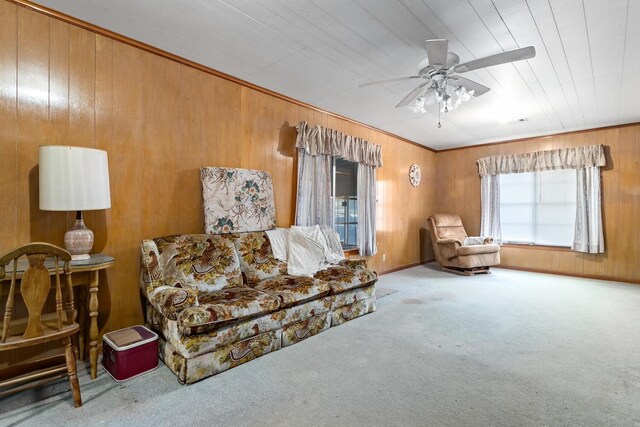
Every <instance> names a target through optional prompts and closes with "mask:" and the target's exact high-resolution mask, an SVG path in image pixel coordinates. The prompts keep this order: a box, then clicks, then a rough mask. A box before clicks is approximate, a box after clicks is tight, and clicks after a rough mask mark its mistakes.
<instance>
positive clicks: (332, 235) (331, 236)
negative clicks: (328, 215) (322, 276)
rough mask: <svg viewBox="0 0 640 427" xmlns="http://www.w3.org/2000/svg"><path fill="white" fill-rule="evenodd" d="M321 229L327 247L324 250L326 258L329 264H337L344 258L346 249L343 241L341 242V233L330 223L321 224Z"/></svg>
mask: <svg viewBox="0 0 640 427" xmlns="http://www.w3.org/2000/svg"><path fill="white" fill-rule="evenodd" d="M320 231H322V235H323V236H324V240H325V242H326V247H325V251H324V258H325V261H326V263H327V264H330V265H335V264H338V263H339V262H340V261H342V260H343V259H344V251H343V250H342V243H340V235H339V234H338V232H337V231H336V230H334V229H333V228H331V227H329V226H328V225H321V226H320Z"/></svg>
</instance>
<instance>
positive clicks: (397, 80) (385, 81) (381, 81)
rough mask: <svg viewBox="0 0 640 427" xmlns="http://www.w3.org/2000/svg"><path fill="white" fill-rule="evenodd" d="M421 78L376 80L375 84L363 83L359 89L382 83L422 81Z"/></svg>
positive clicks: (408, 77) (407, 77)
mask: <svg viewBox="0 0 640 427" xmlns="http://www.w3.org/2000/svg"><path fill="white" fill-rule="evenodd" d="M421 78H422V76H406V77H394V78H393V79H385V80H376V81H375V82H367V83H362V84H359V85H358V87H366V86H373V85H378V84H382V83H393V82H404V81H408V80H411V79H421Z"/></svg>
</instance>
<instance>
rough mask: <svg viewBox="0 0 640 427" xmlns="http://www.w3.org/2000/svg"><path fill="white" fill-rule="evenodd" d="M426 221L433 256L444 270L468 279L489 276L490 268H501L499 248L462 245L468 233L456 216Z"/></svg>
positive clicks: (450, 215) (439, 216)
mask: <svg viewBox="0 0 640 427" xmlns="http://www.w3.org/2000/svg"><path fill="white" fill-rule="evenodd" d="M428 221H429V231H430V233H431V242H432V243H433V252H434V253H435V255H436V260H437V261H438V263H439V264H440V266H442V269H443V270H448V271H452V272H454V273H462V274H467V275H471V274H477V273H489V272H490V271H489V267H491V266H492V265H498V264H500V246H498V245H496V244H480V245H470V246H464V245H463V244H462V243H463V242H464V240H465V239H466V238H467V233H466V232H465V231H464V227H463V226H462V221H461V220H460V217H459V216H458V215H452V214H435V215H433V216H431V217H429V220H428Z"/></svg>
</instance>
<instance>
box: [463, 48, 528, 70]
mask: <svg viewBox="0 0 640 427" xmlns="http://www.w3.org/2000/svg"><path fill="white" fill-rule="evenodd" d="M534 56H536V48H535V47H533V46H527V47H523V48H520V49H515V50H510V51H508V52H502V53H498V54H495V55H491V56H485V57H484V58H479V59H476V60H473V61H469V62H466V63H464V64H460V65H458V66H457V67H455V68H454V69H453V71H455V72H456V73H466V72H467V71H473V70H478V69H480V68H486V67H491V66H494V65H500V64H507V63H509V62H516V61H522V60H523V59H529V58H533V57H534Z"/></svg>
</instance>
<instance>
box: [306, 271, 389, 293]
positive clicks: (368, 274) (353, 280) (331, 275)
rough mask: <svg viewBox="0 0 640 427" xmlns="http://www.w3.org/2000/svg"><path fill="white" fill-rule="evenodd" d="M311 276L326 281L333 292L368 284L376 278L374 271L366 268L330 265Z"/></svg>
mask: <svg viewBox="0 0 640 427" xmlns="http://www.w3.org/2000/svg"><path fill="white" fill-rule="evenodd" d="M313 277H315V278H316V279H320V280H324V281H325V282H328V283H329V286H330V287H331V292H332V293H334V294H337V293H340V292H344V291H346V290H349V289H353V288H358V287H361V286H364V285H368V284H370V283H372V282H375V281H376V280H378V276H377V275H376V273H375V272H374V271H372V270H369V269H368V268H363V269H358V270H354V269H351V268H347V267H330V268H328V269H326V270H322V271H318V272H317V273H316V274H315V275H314V276H313Z"/></svg>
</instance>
